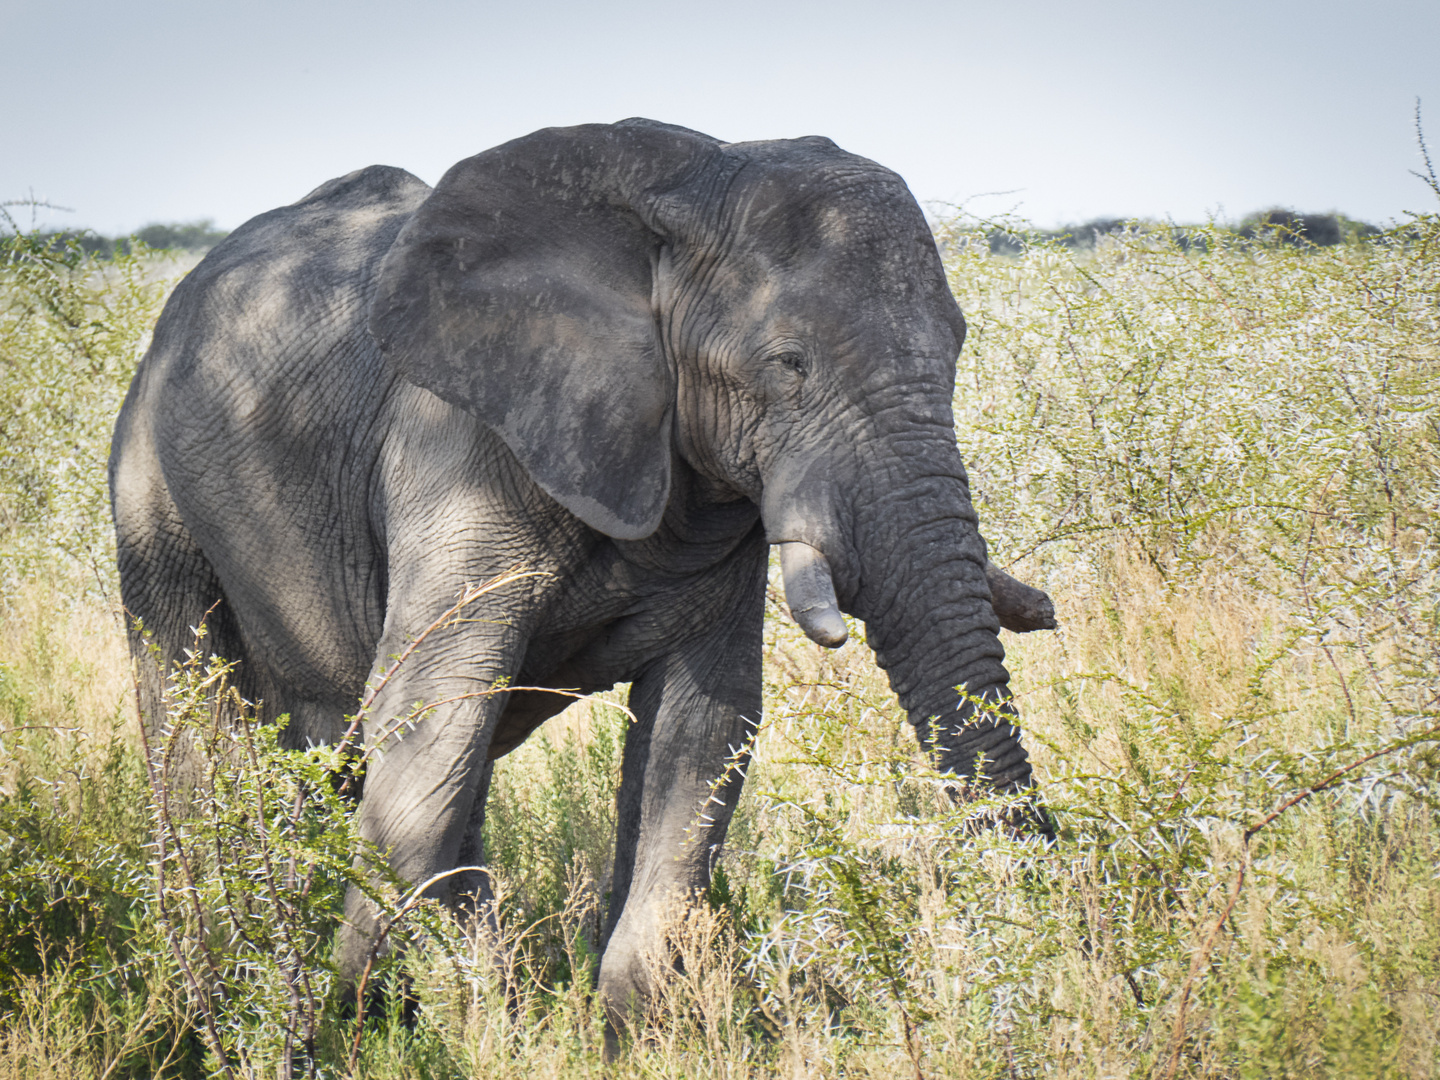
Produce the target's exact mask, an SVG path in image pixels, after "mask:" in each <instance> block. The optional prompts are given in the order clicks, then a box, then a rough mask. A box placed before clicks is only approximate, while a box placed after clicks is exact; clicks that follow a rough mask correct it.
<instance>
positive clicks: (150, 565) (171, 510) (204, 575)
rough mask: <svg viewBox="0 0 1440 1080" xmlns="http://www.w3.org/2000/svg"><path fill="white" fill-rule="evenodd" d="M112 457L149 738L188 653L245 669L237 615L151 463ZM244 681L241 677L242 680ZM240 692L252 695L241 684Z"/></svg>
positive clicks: (123, 589)
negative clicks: (170, 681) (202, 630)
mask: <svg viewBox="0 0 1440 1080" xmlns="http://www.w3.org/2000/svg"><path fill="white" fill-rule="evenodd" d="M136 456H137V455H135V454H131V455H128V456H122V455H119V454H117V456H116V461H115V463H114V465H113V472H112V479H111V483H112V492H113V499H114V512H115V535H116V545H117V556H118V562H119V568H120V596H121V602H122V604H123V606H124V618H125V621H126V629H127V632H128V634H129V640H130V656H131V660H132V662H133V663H134V664H135V667H136V671H135V674H136V679H137V685H138V689H139V693H140V703H139V704H140V716H141V720H142V722H143V724H144V726H145V730H146V732H147V734H148V735H150V736H151V737H154V736H155V735H157V734H158V733H159V732H161V731H162V730H164V728H165V727H166V716H165V708H166V705H165V688H166V683H167V680H168V679H169V678H170V676H171V675H172V673H173V671H174V668H175V665H176V664H177V663H182V662H183V661H184V659H185V656H186V652H187V650H191V649H194V648H196V646H197V631H198V629H199V628H200V627H201V626H202V625H203V626H204V628H205V636H204V638H203V639H199V647H200V648H201V650H202V655H215V656H220V657H222V658H223V659H226V660H233V661H236V662H237V663H243V661H244V659H245V648H244V644H243V642H242V640H241V637H240V633H239V628H238V626H237V624H236V620H235V616H234V613H233V612H232V611H231V610H230V608H229V605H228V604H227V603H226V601H225V593H224V591H223V590H222V589H221V587H220V582H219V580H218V579H217V578H216V576H215V572H214V570H213V569H212V568H211V566H210V563H209V562H208V561H207V560H206V558H205V554H204V552H202V551H201V550H200V546H199V544H197V543H196V542H195V539H194V537H192V536H191V535H190V532H189V530H187V529H186V528H185V525H184V523H183V522H182V521H181V519H180V512H179V510H178V509H176V506H175V503H174V500H172V499H171V497H170V494H169V492H168V491H167V490H166V487H165V483H164V480H163V478H162V477H161V476H160V469H159V465H158V464H157V463H155V462H154V461H149V462H147V463H145V464H147V465H148V468H140V467H136V465H135V463H134V460H133V459H134V458H135V457H136ZM242 678H243V676H242ZM240 690H241V693H242V694H245V695H246V696H252V695H251V694H250V693H247V691H250V690H253V688H252V687H250V686H248V685H246V684H245V683H243V682H242V683H241V684H240Z"/></svg>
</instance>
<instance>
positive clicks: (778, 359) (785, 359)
mask: <svg viewBox="0 0 1440 1080" xmlns="http://www.w3.org/2000/svg"><path fill="white" fill-rule="evenodd" d="M770 360H771V362H772V363H776V364H784V365H785V366H786V367H788V368H789V369H790V370H791V371H793V372H795V373H796V374H797V375H805V374H808V373H809V371H810V362H809V361H808V360H806V359H805V354H804V353H798V352H783V353H777V354H776V355H774V356H772V357H770Z"/></svg>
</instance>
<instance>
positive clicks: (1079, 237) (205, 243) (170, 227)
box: [41, 207, 1381, 256]
mask: <svg viewBox="0 0 1440 1080" xmlns="http://www.w3.org/2000/svg"><path fill="white" fill-rule="evenodd" d="M1134 220H1135V219H1133V218H1096V219H1094V220H1093V221H1087V222H1085V223H1083V224H1080V225H1066V226H1063V227H1062V228H1059V229H1050V230H1043V229H1042V230H1027V231H1026V232H1024V233H1021V232H1018V231H1012V230H1009V229H1004V228H997V229H993V230H991V232H990V235H989V240H990V251H991V253H992V254H995V255H1018V254H1020V253H1021V252H1022V251H1024V250H1025V244H1026V242H1027V239H1028V240H1035V239H1040V240H1048V241H1053V242H1055V243H1058V244H1061V245H1062V246H1064V247H1067V248H1073V249H1083V248H1091V247H1094V246H1095V243H1096V241H1098V240H1099V239H1100V238H1101V237H1103V236H1111V235H1114V234H1116V233H1121V232H1124V231H1125V229H1126V227H1127V226H1128V225H1130V224H1131V223H1132V221H1134ZM1173 231H1174V233H1175V239H1176V241H1177V242H1178V243H1179V244H1180V245H1181V247H1182V248H1188V247H1191V246H1194V245H1195V244H1196V243H1197V242H1200V241H1199V238H1197V237H1195V236H1193V235H1192V234H1191V232H1190V230H1188V229H1187V228H1186V226H1183V225H1178V226H1174V229H1173ZM1236 232H1238V233H1239V234H1240V235H1241V236H1244V237H1247V238H1254V239H1263V240H1271V241H1279V242H1281V243H1286V244H1296V245H1311V246H1314V247H1333V246H1334V245H1336V244H1343V243H1350V242H1353V241H1356V240H1364V239H1366V238H1368V237H1371V236H1378V235H1380V232H1381V230H1380V229H1378V228H1377V227H1376V226H1374V225H1371V224H1369V223H1368V222H1365V221H1357V220H1356V219H1354V218H1350V217H1346V216H1345V215H1344V214H1333V213H1332V214H1300V213H1296V212H1295V211H1293V210H1286V209H1284V208H1282V207H1272V208H1271V209H1269V210H1261V211H1259V212H1258V213H1254V214H1250V215H1249V216H1248V217H1245V218H1244V219H1242V220H1241V222H1240V224H1239V225H1238V226H1236ZM228 235H229V232H228V231H227V230H225V229H217V228H216V227H215V222H214V221H213V220H212V219H210V218H203V219H201V220H199V221H186V222H169V223H155V224H151V225H146V226H145V227H144V228H142V229H137V230H136V231H135V232H134V233H132V234H131V235H130V236H114V237H112V236H101V235H100V234H99V233H96V232H92V231H91V230H89V229H84V230H57V231H54V232H45V233H42V234H41V236H42V237H46V238H49V239H51V240H52V242H53V243H54V245H55V246H56V247H60V246H63V245H64V244H66V243H68V242H70V241H74V242H76V243H78V244H79V245H80V246H81V248H83V249H84V250H85V251H87V252H91V253H93V254H96V255H102V256H110V255H114V254H115V253H116V252H117V251H119V252H128V251H129V250H130V241H131V239H136V240H139V241H140V242H141V243H143V244H144V245H145V246H146V247H149V248H157V249H170V250H178V251H208V250H209V249H210V248H212V247H214V246H215V245H216V244H218V243H219V242H220V241H221V240H223V239H225V237H226V236H228Z"/></svg>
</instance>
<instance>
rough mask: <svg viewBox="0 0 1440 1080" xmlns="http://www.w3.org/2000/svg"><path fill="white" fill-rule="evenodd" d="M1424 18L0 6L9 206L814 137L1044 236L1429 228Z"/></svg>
mask: <svg viewBox="0 0 1440 1080" xmlns="http://www.w3.org/2000/svg"><path fill="white" fill-rule="evenodd" d="M1417 96H1420V97H1422V98H1424V99H1425V101H1426V103H1427V104H1428V106H1429V109H1430V112H1429V116H1430V138H1431V142H1432V145H1433V147H1434V149H1435V150H1437V151H1440V2H1437V0H1423V2H1422V0H1377V2H1372V3H1363V4H1362V3H1350V2H1334V0H1310V2H1306V3H1299V2H1289V0H1282V2H1266V0H1252V2H1249V3H1237V2H1231V0H1221V2H1218V3H1217V2H1205V3H1187V4H1164V3H1156V2H1153V0H1151V2H1134V0H1123V2H1106V3H1092V4H1085V3H1080V2H1073V0H1072V2H1067V3H1062V2H1053V0H1019V2H1010V3H1004V4H1001V3H988V4H980V3H969V2H951V3H943V2H940V0H889V2H885V3H875V2H870V0H834V2H830V3H822V2H809V0H799V2H794V0H725V2H720V0H715V2H711V3H704V4H690V3H678V2H671V3H663V2H655V0H622V2H617V3H605V2H603V0H600V2H591V3H565V2H550V3H530V4H521V3H507V4H497V3H490V2H471V3H460V2H447V0H411V2H409V3H395V2H390V3H384V4H381V3H373V2H370V0H361V2H353V3H340V2H336V0H288V2H285V3H281V2H277V0H254V2H248V3H239V2H234V0H232V2H229V3H224V4H215V3H206V2H203V0H132V2H114V0H110V2H103V3H102V2H97V0H0V124H3V138H0V200H4V199H16V198H23V197H26V196H27V195H29V194H30V193H31V192H33V194H34V196H35V197H37V198H43V199H48V200H50V201H52V202H55V203H59V204H61V205H64V206H68V207H73V208H74V209H75V211H76V212H75V213H74V214H53V213H52V214H47V215H45V216H44V217H43V218H42V221H41V224H43V225H50V226H62V225H63V226H79V225H86V226H91V227H94V228H96V229H99V230H100V231H102V232H107V233H110V232H120V231H126V230H131V229H135V228H138V227H139V226H141V225H144V224H146V223H148V222H151V221H178V220H187V219H193V218H200V217H212V218H214V219H215V220H216V221H217V222H218V223H219V224H220V225H222V226H225V227H234V226H235V225H238V224H239V223H240V222H242V221H244V220H245V219H246V218H248V217H250V216H251V215H253V214H257V213H260V212H262V211H264V210H267V209H269V208H271V207H273V206H277V205H280V204H282V203H287V202H291V201H293V200H295V199H297V198H299V197H300V196H302V195H304V194H305V193H306V192H307V191H309V190H310V189H311V188H313V187H315V186H316V185H317V184H319V183H321V182H322V181H324V180H326V179H329V178H330V177H332V176H337V175H340V174H343V173H346V172H349V171H350V170H352V169H355V168H358V167H360V166H363V165H369V164H373V163H384V164H390V165H400V166H403V167H405V168H407V169H410V170H411V171H412V172H415V173H416V174H418V175H419V176H421V177H422V178H424V179H425V180H428V181H430V182H432V183H433V182H434V181H435V180H436V179H438V178H439V176H440V174H441V173H442V172H443V171H444V170H445V169H446V168H447V167H448V166H449V165H451V164H452V163H453V162H455V161H457V160H459V159H460V158H463V157H467V156H469V155H470V154H473V153H475V152H477V151H479V150H483V149H485V148H486V147H489V146H493V145H495V144H497V143H500V142H503V141H505V140H506V139H510V138H513V137H515V136H518V135H523V134H525V133H526V132H529V131H533V130H534V129H536V128H539V127H546V126H550V125H555V124H574V123H583V122H589V121H610V120H619V119H622V118H624V117H627V116H634V115H641V116H650V117H653V118H655V119H658V120H666V121H669V122H672V123H678V124H684V125H686V126H688V127H693V128H698V129H700V130H702V131H706V132H709V133H710V134H713V135H716V136H719V137H720V138H724V139H733V140H741V139H757V138H769V137H783V136H798V135H810V134H820V135H828V136H830V137H831V138H833V139H835V141H836V142H838V143H839V144H840V145H841V146H843V147H845V148H846V149H848V150H852V151H854V152H856V153H860V154H864V155H866V156H867V157H871V158H874V159H875V160H877V161H879V162H881V163H883V164H885V165H888V166H890V167H891V168H893V169H895V170H897V171H898V172H900V173H901V174H902V175H903V176H904V177H905V178H906V179H907V181H909V183H910V186H911V189H912V190H913V191H914V192H915V194H916V196H917V197H918V198H919V199H920V200H921V201H922V202H929V201H932V200H946V201H959V200H964V199H967V198H971V197H973V196H981V195H982V194H983V193H986V192H997V191H1013V194H1009V195H1004V196H986V197H982V198H976V199H974V200H973V202H972V203H971V206H972V207H973V208H974V209H977V210H980V211H983V212H987V213H997V212H1000V211H1003V210H1007V209H1010V208H1012V207H1014V208H1018V209H1019V211H1020V212H1021V213H1023V214H1024V215H1026V216H1027V217H1029V218H1030V219H1031V220H1033V221H1035V222H1036V223H1038V224H1041V225H1050V224H1057V223H1061V222H1075V221H1081V220H1086V219H1089V218H1094V217H1099V216H1109V215H1117V216H1118V215H1131V214H1133V215H1142V216H1162V217H1163V216H1166V215H1169V216H1171V217H1173V218H1175V219H1176V220H1182V221H1183V220H1199V219H1203V218H1205V217H1206V216H1207V215H1210V214H1216V215H1218V216H1221V217H1228V218H1232V219H1233V218H1238V217H1239V216H1241V215H1243V214H1245V213H1247V212H1249V211H1252V210H1256V209H1259V208H1262V207H1265V206H1270V205H1275V204H1280V205H1287V206H1292V207H1295V208H1297V209H1300V210H1331V209H1337V210H1341V211H1343V212H1345V213H1348V214H1351V215H1353V216H1357V217H1361V218H1366V219H1369V220H1373V221H1384V220H1387V219H1392V218H1396V217H1399V216H1401V215H1402V213H1403V211H1405V210H1407V209H1411V210H1421V209H1436V206H1435V201H1434V197H1433V196H1432V195H1430V193H1429V192H1428V190H1427V189H1426V188H1425V187H1424V186H1423V185H1422V184H1421V183H1420V182H1419V181H1418V180H1416V179H1414V178H1413V177H1411V176H1410V175H1409V174H1408V170H1410V169H1418V168H1420V160H1419V157H1418V154H1417V151H1416V146H1415V140H1414V131H1413V115H1412V114H1413V109H1414V101H1415V98H1416V97H1417Z"/></svg>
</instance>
